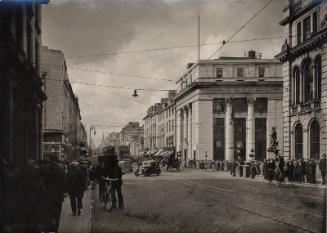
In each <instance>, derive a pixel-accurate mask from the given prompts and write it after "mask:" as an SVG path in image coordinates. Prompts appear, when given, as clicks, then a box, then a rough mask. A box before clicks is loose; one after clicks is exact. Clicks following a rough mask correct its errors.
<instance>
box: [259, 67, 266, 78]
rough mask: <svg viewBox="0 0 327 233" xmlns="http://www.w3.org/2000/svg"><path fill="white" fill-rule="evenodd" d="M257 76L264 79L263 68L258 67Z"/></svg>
mask: <svg viewBox="0 0 327 233" xmlns="http://www.w3.org/2000/svg"><path fill="white" fill-rule="evenodd" d="M258 75H259V77H260V78H263V77H265V67H258Z"/></svg>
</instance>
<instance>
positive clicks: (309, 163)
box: [181, 154, 326, 184]
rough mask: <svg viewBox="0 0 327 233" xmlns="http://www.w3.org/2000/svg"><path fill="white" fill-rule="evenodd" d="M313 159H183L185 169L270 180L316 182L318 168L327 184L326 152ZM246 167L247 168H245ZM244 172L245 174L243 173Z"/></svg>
mask: <svg viewBox="0 0 327 233" xmlns="http://www.w3.org/2000/svg"><path fill="white" fill-rule="evenodd" d="M318 163H319V165H318V166H317V161H315V160H313V159H307V160H304V159H287V160H285V159H284V157H282V156H276V158H274V159H273V158H271V159H266V160H264V161H256V160H251V161H241V160H234V161H227V160H216V161H211V160H202V161H194V160H189V161H188V162H185V161H181V166H182V168H184V169H212V170H214V171H228V172H230V174H231V175H232V176H236V175H238V176H245V177H250V178H252V179H254V178H255V177H256V176H262V177H264V179H266V180H267V181H269V182H272V181H273V180H276V181H277V182H284V181H285V179H287V181H288V182H299V183H311V184H316V183H317V178H316V174H317V172H316V170H317V168H318V167H319V171H320V174H321V177H322V184H326V154H323V155H322V158H321V159H320V161H319V162H318ZM244 168H245V169H244ZM243 173H244V174H243Z"/></svg>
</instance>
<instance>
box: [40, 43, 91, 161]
mask: <svg viewBox="0 0 327 233" xmlns="http://www.w3.org/2000/svg"><path fill="white" fill-rule="evenodd" d="M41 70H42V74H43V76H44V77H45V79H44V91H45V93H46V94H47V96H48V99H47V101H46V102H45V103H44V108H43V155H44V157H45V158H47V157H48V156H49V155H50V154H56V155H57V156H58V157H59V158H61V159H69V160H70V159H77V158H79V156H80V140H81V138H80V136H82V138H83V140H84V137H85V135H84V132H83V130H82V131H81V129H80V127H81V114H80V108H79V102H78V98H77V97H76V96H75V94H74V92H73V89H72V86H71V84H70V82H69V79H68V74H67V67H66V61H65V57H64V54H63V53H62V52H61V51H59V50H54V49H48V47H45V46H42V48H41ZM84 131H85V129H84ZM81 133H82V135H80V134H81ZM84 143H85V142H84Z"/></svg>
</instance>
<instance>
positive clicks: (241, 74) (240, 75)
mask: <svg viewBox="0 0 327 233" xmlns="http://www.w3.org/2000/svg"><path fill="white" fill-rule="evenodd" d="M243 76H244V69H243V68H237V77H238V78H242V77H243Z"/></svg>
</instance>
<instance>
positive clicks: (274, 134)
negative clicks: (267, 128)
mask: <svg viewBox="0 0 327 233" xmlns="http://www.w3.org/2000/svg"><path fill="white" fill-rule="evenodd" d="M277 147H278V141H277V132H276V127H272V129H271V135H270V146H269V147H268V150H267V151H268V152H273V153H274V154H275V155H278V151H279V149H278V148H277Z"/></svg>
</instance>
